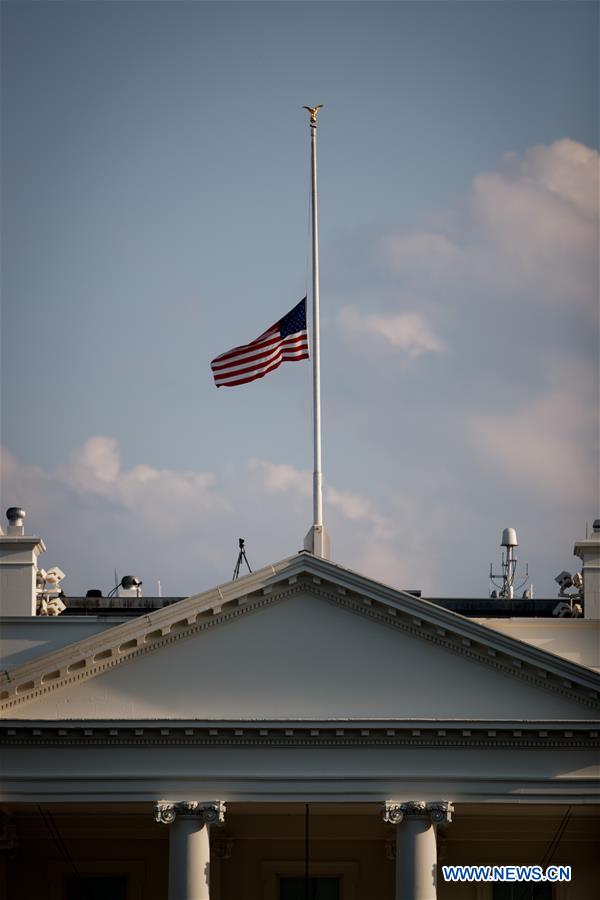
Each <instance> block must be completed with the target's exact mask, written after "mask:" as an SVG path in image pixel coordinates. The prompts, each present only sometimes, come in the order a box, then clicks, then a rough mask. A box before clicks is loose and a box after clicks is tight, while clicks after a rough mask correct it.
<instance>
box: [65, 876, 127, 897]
mask: <svg viewBox="0 0 600 900" xmlns="http://www.w3.org/2000/svg"><path fill="white" fill-rule="evenodd" d="M65 900H127V876H126V875H69V876H67V885H66V893H65Z"/></svg>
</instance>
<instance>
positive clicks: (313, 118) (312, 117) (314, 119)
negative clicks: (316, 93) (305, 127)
mask: <svg viewBox="0 0 600 900" xmlns="http://www.w3.org/2000/svg"><path fill="white" fill-rule="evenodd" d="M302 109H307V110H308V111H309V113H310V124H311V125H316V124H317V113H318V112H319V110H320V109H323V104H322V103H319V105H318V106H303V107H302Z"/></svg>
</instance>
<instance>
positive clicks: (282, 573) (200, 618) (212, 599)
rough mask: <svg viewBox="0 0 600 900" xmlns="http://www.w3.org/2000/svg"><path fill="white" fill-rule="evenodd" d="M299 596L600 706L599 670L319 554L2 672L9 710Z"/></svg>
mask: <svg viewBox="0 0 600 900" xmlns="http://www.w3.org/2000/svg"><path fill="white" fill-rule="evenodd" d="M299 593H303V594H312V595H314V596H317V597H321V598H323V599H325V600H327V601H329V602H331V603H333V604H335V605H336V606H338V607H341V608H342V609H346V610H349V611H350V612H353V613H355V614H357V615H361V616H363V617H366V618H369V619H371V620H374V621H377V622H379V623H381V624H384V625H386V626H387V627H389V628H395V629H397V630H400V631H402V632H403V633H405V634H408V635H410V636H411V637H414V638H417V639H421V640H426V641H428V642H430V643H433V644H435V645H437V646H441V647H444V648H445V649H446V650H450V651H452V652H453V653H456V654H460V655H462V656H463V657H465V658H467V659H470V660H472V661H475V662H478V663H481V664H483V665H487V666H490V667H492V668H493V669H495V670H497V671H500V672H502V673H504V674H505V675H510V676H511V677H512V678H517V679H519V680H521V681H527V682H529V683H530V684H534V685H535V686H536V687H539V688H543V689H544V690H546V691H551V692H552V693H554V694H558V695H560V696H561V697H564V698H568V699H570V700H573V701H577V702H579V703H582V704H585V705H587V706H589V707H593V708H600V699H599V698H600V676H598V675H597V674H596V673H594V672H593V671H591V670H588V669H586V668H584V667H583V666H579V665H577V664H575V663H571V662H569V661H568V660H563V659H561V658H558V657H555V656H554V655H552V656H551V655H550V654H547V653H545V652H544V651H543V650H540V649H539V648H536V647H533V646H530V645H527V644H525V643H524V642H523V641H519V640H517V639H515V638H511V637H508V636H507V635H503V634H500V633H497V632H493V631H492V630H491V629H489V628H486V627H485V626H483V625H480V624H478V623H476V622H472V621H471V620H470V619H468V618H466V617H464V616H461V615H459V614H458V613H454V612H451V611H450V610H446V609H444V608H442V607H439V606H436V605H435V604H434V603H431V602H430V601H427V600H423V599H417V598H415V597H413V596H411V595H409V594H405V593H403V592H402V591H396V590H393V589H392V588H389V587H386V586H385V585H381V584H378V583H377V582H373V581H371V580H370V579H368V578H364V577H363V576H359V575H357V574H356V573H353V572H351V571H349V570H347V569H343V568H342V567H340V566H337V565H335V564H334V563H331V562H329V561H327V560H322V559H319V558H317V557H313V556H311V555H310V554H298V556H296V557H291V558H289V559H287V560H283V561H282V562H281V563H278V564H277V565H276V566H269V567H267V568H266V569H263V570H260V571H259V572H255V573H252V574H249V575H246V576H244V577H243V578H240V579H238V580H237V581H235V582H230V583H229V584H227V585H223V586H221V587H218V588H215V589H213V590H210V591H207V592H205V593H203V594H199V595H195V596H193V597H188V598H186V599H184V600H179V601H178V602H176V603H173V604H171V605H170V606H167V607H163V608H162V609H160V610H153V611H152V612H151V613H148V614H144V615H140V616H139V617H137V618H136V619H134V620H132V621H128V622H126V623H124V624H121V625H116V626H114V627H113V628H109V629H107V630H106V631H104V632H102V633H101V634H98V635H94V636H92V637H89V638H84V639H82V640H80V641H76V642H74V643H73V644H70V645H68V646H67V647H63V648H61V649H59V650H55V651H52V652H51V653H48V654H45V655H44V656H42V657H38V658H36V659H34V660H32V661H30V662H28V663H25V664H23V665H22V666H17V667H16V668H15V669H13V670H12V671H11V672H10V674H9V673H5V674H0V706H1V708H2V709H4V710H5V711H9V710H10V709H12V708H14V707H16V706H20V705H22V704H24V703H27V702H29V701H31V700H35V699H39V698H40V697H43V696H45V695H47V694H49V693H50V692H53V691H55V690H58V689H61V688H65V687H68V686H69V685H72V684H77V683H80V682H82V681H86V680H88V679H89V678H93V677H95V676H96V675H101V674H102V673H103V672H106V671H108V670H109V669H111V668H113V667H114V666H117V665H121V664H123V663H126V662H130V661H132V660H135V659H137V658H139V657H141V656H143V655H145V654H147V653H153V652H154V651H156V650H159V649H161V648H162V647H165V646H168V645H170V644H173V643H174V642H176V641H179V640H183V639H185V638H188V637H191V636H193V635H197V634H199V633H200V632H202V631H205V630H207V629H209V628H214V627H217V626H220V625H223V624H226V623H227V622H229V621H231V620H233V619H237V618H239V617H240V616H246V615H250V614H251V613H253V612H255V611H257V610H259V609H262V608H265V607H267V606H271V605H274V604H275V603H279V602H281V601H282V600H285V599H286V598H287V597H290V596H293V595H296V594H299ZM367 600H368V601H369V602H368V604H366V602H365V601H367ZM515 661H516V662H518V663H519V665H518V666H517V665H515Z"/></svg>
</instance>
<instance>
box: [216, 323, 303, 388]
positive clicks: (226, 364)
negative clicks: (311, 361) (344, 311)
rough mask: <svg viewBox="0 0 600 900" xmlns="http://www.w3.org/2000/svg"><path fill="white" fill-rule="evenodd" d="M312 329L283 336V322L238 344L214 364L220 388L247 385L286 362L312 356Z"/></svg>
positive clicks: (217, 358) (219, 357) (217, 383)
mask: <svg viewBox="0 0 600 900" xmlns="http://www.w3.org/2000/svg"><path fill="white" fill-rule="evenodd" d="M308 356H309V354H308V332H307V331H306V329H305V330H304V331H298V332H296V334H288V335H287V336H286V337H285V338H282V337H281V333H280V330H279V323H278V324H277V325H273V327H272V328H269V329H268V331H265V332H264V334H261V335H260V337H258V338H256V340H255V341H252V342H251V343H250V344H243V345H242V346H241V347H234V348H233V350H228V351H227V352H226V353H222V354H221V355H220V356H217V357H216V359H213V361H212V362H211V364H210V367H211V369H212V371H213V377H214V379H215V384H216V385H217V387H232V386H234V385H236V384H247V383H248V382H249V381H255V380H256V379H257V378H262V377H263V376H264V375H266V374H267V372H272V371H273V369H277V368H278V367H279V366H280V365H281V363H282V362H294V361H296V360H299V359H308Z"/></svg>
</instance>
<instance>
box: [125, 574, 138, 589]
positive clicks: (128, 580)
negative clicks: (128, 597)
mask: <svg viewBox="0 0 600 900" xmlns="http://www.w3.org/2000/svg"><path fill="white" fill-rule="evenodd" d="M141 586H142V582H141V581H140V579H139V578H138V577H137V575H123V577H122V578H121V587H122V588H124V589H125V590H126V591H130V590H132V589H134V588H139V587H141Z"/></svg>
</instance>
